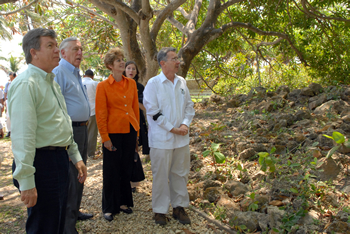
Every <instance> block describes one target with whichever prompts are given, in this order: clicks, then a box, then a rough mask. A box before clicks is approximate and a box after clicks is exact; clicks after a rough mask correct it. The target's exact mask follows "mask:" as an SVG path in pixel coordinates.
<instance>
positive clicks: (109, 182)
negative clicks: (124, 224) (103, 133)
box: [102, 125, 137, 214]
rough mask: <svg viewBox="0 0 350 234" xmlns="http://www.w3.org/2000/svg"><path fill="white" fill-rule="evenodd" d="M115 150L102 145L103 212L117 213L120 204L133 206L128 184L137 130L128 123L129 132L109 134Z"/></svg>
mask: <svg viewBox="0 0 350 234" xmlns="http://www.w3.org/2000/svg"><path fill="white" fill-rule="evenodd" d="M109 138H110V139H111V141H112V144H113V146H115V147H116V148H117V150H116V151H109V150H108V149H107V148H105V147H103V189H102V211H103V213H112V214H118V213H119V212H120V206H121V205H126V206H128V207H133V206H134V203H133V200H132V192H131V186H130V179H131V173H132V168H133V161H134V153H135V147H136V138H137V132H136V131H135V130H134V128H133V127H132V126H131V125H130V133H117V134H109Z"/></svg>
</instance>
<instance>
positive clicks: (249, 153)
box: [238, 148, 256, 160]
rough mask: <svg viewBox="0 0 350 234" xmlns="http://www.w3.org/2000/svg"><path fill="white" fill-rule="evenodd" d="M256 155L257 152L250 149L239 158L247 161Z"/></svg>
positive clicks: (244, 151)
mask: <svg viewBox="0 0 350 234" xmlns="http://www.w3.org/2000/svg"><path fill="white" fill-rule="evenodd" d="M255 154H256V152H255V150H254V149H253V148H248V149H245V150H243V151H242V152H241V153H240V154H239V155H238V157H239V158H240V159H242V160H247V159H250V158H251V157H253V156H254V155H255Z"/></svg>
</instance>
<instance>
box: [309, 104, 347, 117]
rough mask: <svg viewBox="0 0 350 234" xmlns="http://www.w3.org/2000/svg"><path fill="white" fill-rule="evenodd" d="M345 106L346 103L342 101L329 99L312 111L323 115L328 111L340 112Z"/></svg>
mask: <svg viewBox="0 0 350 234" xmlns="http://www.w3.org/2000/svg"><path fill="white" fill-rule="evenodd" d="M345 107H346V104H345V102H344V101H341V100H330V101H328V102H325V103H323V104H322V105H321V106H319V107H317V108H316V109H315V110H314V113H315V114H318V115H323V114H326V113H329V112H331V113H335V114H340V113H341V112H342V111H343V110H344V108H345Z"/></svg>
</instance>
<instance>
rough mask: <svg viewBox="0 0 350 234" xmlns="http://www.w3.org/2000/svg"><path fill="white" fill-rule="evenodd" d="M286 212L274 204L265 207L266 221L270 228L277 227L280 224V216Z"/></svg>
mask: <svg viewBox="0 0 350 234" xmlns="http://www.w3.org/2000/svg"><path fill="white" fill-rule="evenodd" d="M285 213H286V212H285V211H284V210H280V209H279V208H278V207H276V206H268V207H267V215H268V223H269V226H270V228H271V229H272V228H277V229H278V228H279V227H280V226H281V225H282V218H283V216H284V214H285Z"/></svg>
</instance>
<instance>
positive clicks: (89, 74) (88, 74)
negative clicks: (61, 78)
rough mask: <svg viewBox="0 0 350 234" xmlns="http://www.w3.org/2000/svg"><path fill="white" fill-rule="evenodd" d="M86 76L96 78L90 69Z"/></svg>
mask: <svg viewBox="0 0 350 234" xmlns="http://www.w3.org/2000/svg"><path fill="white" fill-rule="evenodd" d="M85 75H86V76H91V77H93V76H94V72H93V71H91V70H90V69H87V70H86V71H85Z"/></svg>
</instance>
